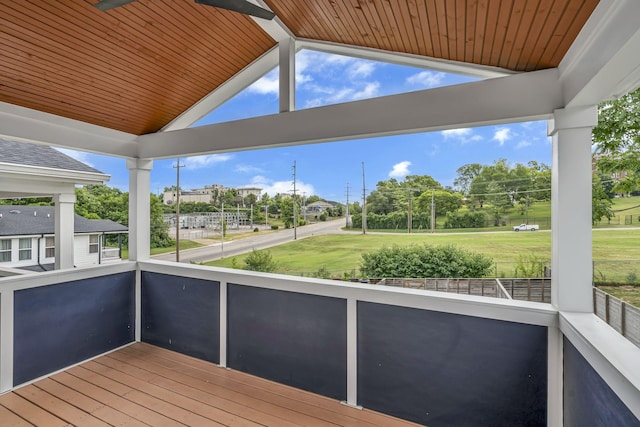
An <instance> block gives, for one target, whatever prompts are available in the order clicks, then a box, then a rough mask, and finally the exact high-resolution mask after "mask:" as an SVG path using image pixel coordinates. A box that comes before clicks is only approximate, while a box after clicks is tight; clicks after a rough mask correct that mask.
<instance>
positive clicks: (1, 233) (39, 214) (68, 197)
mask: <svg viewBox="0 0 640 427" xmlns="http://www.w3.org/2000/svg"><path fill="white" fill-rule="evenodd" d="M0 153H2V155H1V156H0V199H16V198H23V197H43V196H53V198H54V201H55V203H56V205H55V207H54V206H37V207H36V206H8V205H2V206H0V268H14V267H17V268H29V269H33V270H36V271H43V270H51V269H54V268H66V267H74V266H75V267H79V266H86V265H93V264H102V263H104V262H107V261H109V260H115V259H120V250H119V249H118V248H105V247H104V239H103V238H102V237H101V236H104V235H105V234H112V233H126V232H127V227H125V226H122V225H120V224H117V223H115V222H113V221H108V220H88V219H86V218H83V217H81V216H79V215H75V214H74V203H75V186H76V184H102V183H103V182H105V181H108V180H109V175H107V174H103V173H102V172H100V171H99V170H97V169H95V168H93V167H91V166H89V165H87V164H84V163H82V162H80V161H78V160H76V159H74V158H72V157H70V156H68V155H66V154H64V153H62V152H60V151H58V150H56V149H53V148H52V147H47V146H44V145H38V144H31V143H27V142H21V141H15V140H11V139H7V138H0ZM57 233H60V234H59V236H60V238H58V239H56V238H55V236H56V234H57Z"/></svg>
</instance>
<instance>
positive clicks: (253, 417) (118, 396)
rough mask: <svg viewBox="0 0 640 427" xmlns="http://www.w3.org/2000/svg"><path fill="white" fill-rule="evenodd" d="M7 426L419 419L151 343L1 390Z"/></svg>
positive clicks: (396, 424)
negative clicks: (343, 400) (337, 398)
mask: <svg viewBox="0 0 640 427" xmlns="http://www.w3.org/2000/svg"><path fill="white" fill-rule="evenodd" d="M0 425H2V427H8V426H30V425H36V426H47V427H56V426H70V425H74V426H176V425H177V426H180V425H188V426H222V425H225V426H276V427H287V426H301V425H305V426H335V425H341V426H380V427H387V426H389V427H403V426H415V424H413V423H409V422H405V421H401V420H398V419H395V418H391V417H389V416H386V415H382V414H379V413H376V412H373V411H369V410H366V409H365V410H357V409H354V408H350V407H347V406H345V405H341V404H340V403H339V402H337V401H335V400H332V399H328V398H326V397H322V396H318V395H315V394H312V393H308V392H305V391H301V390H298V389H294V388H291V387H287V386H284V385H280V384H276V383H273V382H270V381H267V380H263V379H261V378H257V377H253V376H251V375H247V374H244V373H241V372H236V371H230V370H227V369H221V368H219V367H218V366H216V365H213V364H211V363H208V362H204V361H201V360H197V359H194V358H191V357H188V356H183V355H181V354H177V353H174V352H170V351H167V350H164V349H161V348H158V347H154V346H151V345H147V344H141V343H137V344H133V345H131V346H129V347H126V348H124V349H121V350H118V351H116V352H114V353H111V354H109V355H106V356H102V357H99V358H97V359H95V360H93V361H90V362H87V363H84V364H82V365H80V366H77V367H75V368H71V369H69V370H67V371H65V372H62V373H59V374H56V375H53V376H51V377H49V378H47V379H43V380H40V381H38V382H36V383H34V384H31V385H29V386H25V387H22V388H20V389H18V390H16V391H14V392H12V393H7V394H5V395H2V396H0Z"/></svg>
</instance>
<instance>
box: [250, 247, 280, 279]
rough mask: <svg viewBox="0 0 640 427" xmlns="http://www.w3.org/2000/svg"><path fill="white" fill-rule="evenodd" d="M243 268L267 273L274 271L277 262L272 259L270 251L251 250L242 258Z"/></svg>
mask: <svg viewBox="0 0 640 427" xmlns="http://www.w3.org/2000/svg"><path fill="white" fill-rule="evenodd" d="M244 263H245V267H244V269H245V270H251V271H264V272H267V273H270V272H274V271H276V269H277V268H278V263H277V262H276V261H274V260H273V257H272V256H271V251H269V250H264V251H256V250H255V249H254V250H253V251H251V253H250V254H249V255H247V257H246V258H245V259H244Z"/></svg>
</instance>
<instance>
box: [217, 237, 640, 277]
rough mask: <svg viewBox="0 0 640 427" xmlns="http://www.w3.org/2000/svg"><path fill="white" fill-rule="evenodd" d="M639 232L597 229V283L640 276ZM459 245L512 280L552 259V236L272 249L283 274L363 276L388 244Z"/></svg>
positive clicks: (311, 241)
mask: <svg viewBox="0 0 640 427" xmlns="http://www.w3.org/2000/svg"><path fill="white" fill-rule="evenodd" d="M639 239H640V230H625V231H619V230H598V231H594V232H593V258H594V260H596V261H595V272H596V279H601V280H602V281H608V282H617V283H626V282H627V279H628V277H629V276H630V275H633V274H637V275H638V276H640V268H637V267H636V264H640V263H638V262H637V260H638V259H640V248H639V247H638V241H639ZM422 243H429V244H436V245H446V244H455V245H458V246H461V247H464V248H466V249H469V250H471V251H474V252H480V253H483V254H486V255H488V256H489V257H491V258H493V260H494V262H496V267H497V275H498V276H500V277H510V276H512V275H513V270H514V268H515V265H516V262H517V261H518V256H519V255H520V254H522V255H528V254H531V253H533V254H535V255H536V256H538V257H540V258H544V259H547V260H548V259H550V257H551V233H549V232H528V233H523V232H520V233H515V232H513V233H468V234H441V233H436V234H433V235H431V234H411V235H408V234H405V235H394V234H383V235H380V234H366V235H361V234H356V235H326V236H314V237H310V238H306V239H301V240H297V241H295V242H291V243H287V244H285V245H281V246H277V247H274V248H271V249H270V251H271V254H272V256H273V258H274V259H275V260H276V261H277V262H278V263H279V270H278V272H279V273H284V274H305V275H311V274H313V273H314V272H316V271H318V270H319V269H321V268H323V267H324V268H326V269H328V270H329V271H330V272H331V273H332V274H333V275H336V276H339V275H342V274H343V273H344V272H350V271H351V270H355V272H356V274H357V272H358V268H359V263H360V259H361V255H362V254H363V253H364V252H367V251H372V250H375V249H376V248H380V247H382V246H384V245H387V246H391V245H394V244H397V245H410V244H422ZM244 257H245V256H244V255H241V256H237V257H231V258H227V259H224V260H221V261H213V262H210V263H208V265H216V266H223V267H232V266H233V265H234V264H233V263H234V261H233V259H234V258H235V265H236V266H238V267H240V268H241V267H242V266H243V265H244Z"/></svg>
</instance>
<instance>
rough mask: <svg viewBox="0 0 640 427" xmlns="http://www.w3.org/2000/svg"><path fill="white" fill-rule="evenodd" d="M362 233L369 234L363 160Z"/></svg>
mask: <svg viewBox="0 0 640 427" xmlns="http://www.w3.org/2000/svg"><path fill="white" fill-rule="evenodd" d="M362 234H367V188H366V185H365V180H364V162H362Z"/></svg>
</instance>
